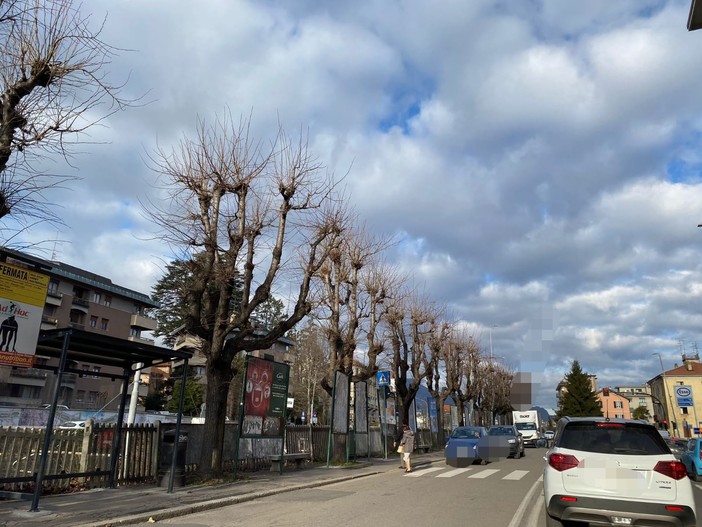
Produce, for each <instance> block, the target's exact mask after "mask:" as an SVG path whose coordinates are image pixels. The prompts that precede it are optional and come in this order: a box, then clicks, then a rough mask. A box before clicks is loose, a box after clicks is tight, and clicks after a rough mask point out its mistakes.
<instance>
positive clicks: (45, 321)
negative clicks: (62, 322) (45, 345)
mask: <svg viewBox="0 0 702 527" xmlns="http://www.w3.org/2000/svg"><path fill="white" fill-rule="evenodd" d="M58 322H59V321H58V318H56V317H50V316H47V315H42V316H41V323H42V324H51V325H52V326H58Z"/></svg>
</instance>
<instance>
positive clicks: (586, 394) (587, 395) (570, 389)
mask: <svg viewBox="0 0 702 527" xmlns="http://www.w3.org/2000/svg"><path fill="white" fill-rule="evenodd" d="M565 416H568V417H592V416H597V417H601V416H602V409H601V408H600V404H599V401H598V400H597V397H596V396H595V392H594V391H593V389H592V387H591V386H590V378H589V376H588V374H587V373H585V372H584V371H583V370H582V368H581V367H580V363H579V362H578V361H577V360H574V361H573V365H572V367H571V369H570V372H569V373H568V375H566V378H565V391H564V393H563V394H562V395H561V396H560V398H559V401H558V418H559V419H560V418H561V417H565Z"/></svg>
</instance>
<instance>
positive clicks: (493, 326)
mask: <svg viewBox="0 0 702 527" xmlns="http://www.w3.org/2000/svg"><path fill="white" fill-rule="evenodd" d="M496 327H497V324H493V325H492V326H490V362H492V328H496Z"/></svg>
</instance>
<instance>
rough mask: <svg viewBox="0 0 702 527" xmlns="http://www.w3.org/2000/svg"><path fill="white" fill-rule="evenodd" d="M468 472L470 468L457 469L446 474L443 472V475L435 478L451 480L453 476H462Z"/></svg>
mask: <svg viewBox="0 0 702 527" xmlns="http://www.w3.org/2000/svg"><path fill="white" fill-rule="evenodd" d="M469 470H470V467H468V468H457V469H455V470H449V471H448V472H444V473H443V474H439V475H438V476H436V477H437V478H452V477H454V476H459V475H460V474H464V473H466V472H468V471H469Z"/></svg>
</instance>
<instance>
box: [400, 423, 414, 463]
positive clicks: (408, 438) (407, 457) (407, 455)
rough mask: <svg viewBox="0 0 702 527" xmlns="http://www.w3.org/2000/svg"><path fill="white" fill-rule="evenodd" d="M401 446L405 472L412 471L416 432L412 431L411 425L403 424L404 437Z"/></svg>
mask: <svg viewBox="0 0 702 527" xmlns="http://www.w3.org/2000/svg"><path fill="white" fill-rule="evenodd" d="M400 446H401V447H402V458H403V460H404V462H405V472H411V471H412V459H411V455H412V452H413V451H414V432H412V429H411V428H410V427H409V425H403V426H402V439H400Z"/></svg>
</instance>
